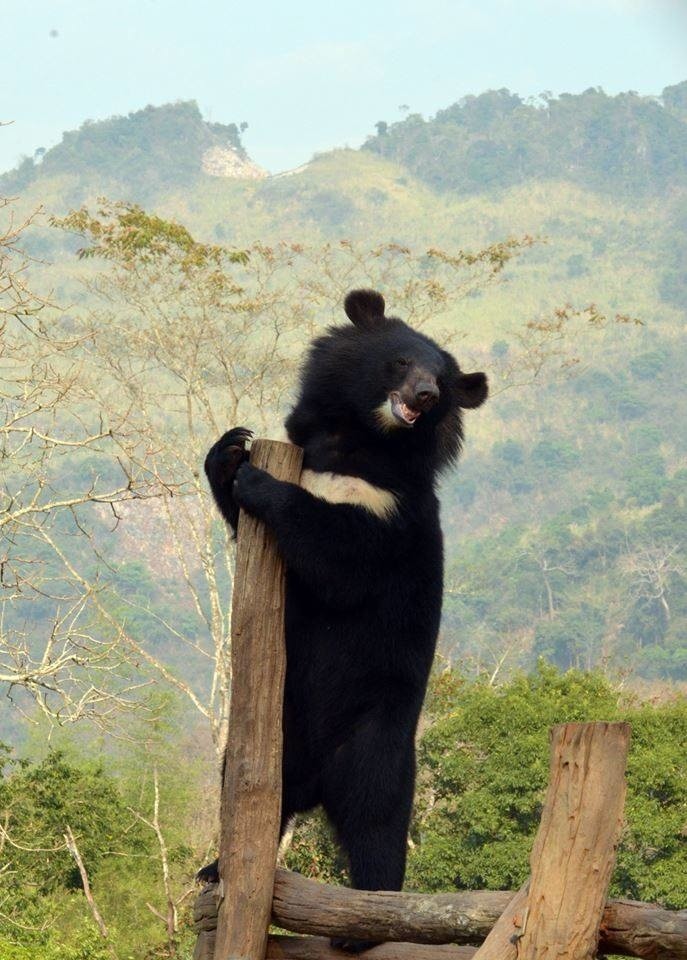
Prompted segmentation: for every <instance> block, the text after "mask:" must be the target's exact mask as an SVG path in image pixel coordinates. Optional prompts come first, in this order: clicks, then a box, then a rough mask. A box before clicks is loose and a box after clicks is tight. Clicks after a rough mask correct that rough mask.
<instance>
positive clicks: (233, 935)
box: [215, 440, 303, 960]
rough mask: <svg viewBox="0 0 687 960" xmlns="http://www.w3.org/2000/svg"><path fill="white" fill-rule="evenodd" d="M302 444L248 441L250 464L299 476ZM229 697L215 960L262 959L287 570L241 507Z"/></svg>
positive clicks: (272, 855) (276, 798) (275, 820)
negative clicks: (250, 444)
mask: <svg viewBox="0 0 687 960" xmlns="http://www.w3.org/2000/svg"><path fill="white" fill-rule="evenodd" d="M302 455H303V454H302V451H301V450H300V448H298V447H294V446H292V445H290V444H287V443H277V442H275V441H270V440H256V441H254V443H253V445H252V448H251V454H250V461H251V463H252V464H254V465H255V466H256V467H260V468H262V469H263V470H267V471H268V472H269V473H271V474H272V475H273V476H275V477H276V478H277V479H279V480H287V481H291V482H298V479H299V477H300V470H301V462H302ZM231 636H232V656H231V661H232V699H231V710H230V716H229V739H228V743H227V753H226V764H225V771H224V783H223V786H222V801H221V811H220V823H221V828H220V855H219V861H220V877H221V887H222V899H221V901H220V907H219V916H218V922H217V942H216V946H215V954H216V960H229V958H231V960H238V958H241V960H263V958H264V956H265V948H266V944H267V929H268V926H269V922H270V914H271V909H272V885H273V881H274V868H275V864H276V860H277V847H278V843H279V818H280V813H281V809H280V808H281V753H282V702H283V691H284V672H285V666H286V654H285V650H284V569H283V564H282V561H281V558H280V557H279V555H278V553H277V550H276V545H275V543H274V539H273V537H272V535H271V534H270V532H269V531H268V530H266V529H265V527H264V526H263V524H261V523H259V522H258V521H257V520H255V519H254V518H253V517H250V516H248V514H245V513H243V512H242V513H241V516H240V518H239V527H238V542H237V550H236V573H235V576H234V592H233V606H232V619H231Z"/></svg>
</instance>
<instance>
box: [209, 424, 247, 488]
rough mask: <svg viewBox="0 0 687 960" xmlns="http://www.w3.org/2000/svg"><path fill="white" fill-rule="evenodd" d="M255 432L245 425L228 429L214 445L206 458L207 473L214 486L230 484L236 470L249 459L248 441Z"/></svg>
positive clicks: (211, 484)
mask: <svg viewBox="0 0 687 960" xmlns="http://www.w3.org/2000/svg"><path fill="white" fill-rule="evenodd" d="M252 436H253V433H252V431H251V430H247V429H246V428H245V427H235V428H234V429H233V430H228V431H227V432H226V433H225V434H224V435H223V436H221V437H220V438H219V440H218V441H217V443H215V444H214V446H212V447H211V448H210V450H209V452H208V455H207V457H206V458H205V473H206V475H207V478H208V480H209V481H210V486H212V487H213V488H219V487H227V486H230V485H231V484H232V483H233V481H234V477H235V476H236V471H237V470H238V468H239V467H240V466H241V464H242V463H244V462H245V461H246V460H247V459H248V451H247V450H246V443H248V441H249V440H250V439H251V437H252Z"/></svg>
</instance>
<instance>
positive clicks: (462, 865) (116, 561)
mask: <svg viewBox="0 0 687 960" xmlns="http://www.w3.org/2000/svg"><path fill="white" fill-rule="evenodd" d="M377 130H378V132H377V135H376V136H374V137H371V138H370V139H369V140H368V141H367V142H366V143H365V144H364V145H363V147H362V148H361V149H351V148H345V149H336V150H332V151H331V152H329V153H326V154H322V155H318V156H316V157H314V158H313V159H312V160H311V161H310V162H309V163H307V164H305V165H304V166H303V167H301V168H298V169H297V170H294V171H289V172H287V173H283V174H279V175H275V176H269V177H268V176H262V172H261V171H259V170H257V168H255V167H254V166H253V165H252V164H251V161H250V159H249V157H248V156H247V154H246V151H245V150H244V148H243V146H242V143H241V132H242V131H241V130H240V129H239V128H238V127H237V126H236V125H235V124H228V125H226V126H225V125H220V124H209V123H207V122H205V121H204V120H203V119H202V116H201V114H200V111H199V110H198V107H197V106H196V105H195V104H194V103H177V104H173V105H167V106H164V107H148V108H146V109H145V110H143V111H139V112H137V113H134V114H131V115H129V116H128V117H116V118H112V119H111V120H103V121H98V122H94V123H91V122H87V123H85V124H84V126H82V127H81V128H80V129H79V130H77V131H73V132H69V133H66V134H65V135H64V138H63V141H62V143H61V144H60V145H58V146H56V147H54V148H53V149H51V150H48V151H45V152H43V151H40V150H39V151H38V152H37V154H36V156H35V158H33V159H30V160H26V161H24V162H23V163H22V164H21V166H20V167H19V168H18V169H17V170H14V171H9V172H8V173H6V174H5V175H3V176H2V178H0V196H2V195H4V196H6V197H8V198H11V197H16V199H14V200H12V201H11V202H10V201H9V200H8V201H7V202H5V203H4V206H3V207H2V208H1V209H0V213H2V214H3V217H4V219H3V221H2V226H1V227H0V279H1V280H2V283H1V284H0V329H1V330H2V337H1V338H0V360H1V361H2V376H1V377H0V410H1V411H2V419H1V420H0V457H1V459H2V464H3V472H2V478H1V480H0V529H1V530H2V533H3V554H2V556H1V557H0V587H1V590H0V606H1V609H0V641H1V642H0V684H2V691H1V692H2V694H3V697H2V703H3V704H4V706H3V708H1V709H0V740H3V741H7V742H8V743H10V744H11V745H12V748H13V751H12V750H8V751H7V753H6V754H5V753H4V752H1V751H2V748H1V747H0V763H1V764H2V767H3V771H2V779H0V823H2V824H3V831H4V832H3V833H2V837H1V838H0V848H2V847H3V845H4V846H5V849H10V850H11V855H10V856H9V858H8V860H7V862H8V864H9V866H8V867H7V869H6V870H3V869H0V874H2V876H0V883H2V885H3V887H2V896H3V898H4V900H3V902H5V904H6V906H5V907H4V908H3V911H2V913H1V915H0V952H2V951H3V950H4V951H5V953H6V955H7V956H8V957H10V958H12V960H36V958H38V957H41V958H48V960H64V958H65V957H67V956H69V957H72V956H73V957H75V958H76V957H77V956H78V957H83V958H88V960H100V958H101V957H106V956H107V957H110V956H112V952H113V950H114V951H115V953H116V954H117V955H118V956H122V957H124V956H127V957H128V956H132V957H136V958H137V960H139V958H140V960H143V958H144V957H145V958H149V957H151V956H153V955H155V956H158V955H159V956H172V955H174V954H175V951H176V955H178V956H189V955H190V951H191V945H192V940H193V937H192V933H191V930H190V917H189V904H190V902H191V900H192V897H191V893H192V882H191V877H192V874H193V871H194V869H195V868H196V867H197V866H198V865H199V864H200V863H202V862H204V861H206V860H207V859H208V854H209V853H210V850H211V849H212V847H213V845H214V842H215V841H214V836H213V833H214V829H215V826H214V824H215V821H214V811H215V806H216V804H215V799H216V790H217V776H216V760H217V756H218V755H219V753H220V752H221V749H222V745H223V743H224V742H225V739H226V736H227V719H228V704H229V688H228V684H227V674H226V663H227V657H228V653H229V644H230V640H229V617H230V602H231V584H232V562H231V558H232V549H233V548H232V545H231V543H229V541H228V538H227V536H226V531H225V529H224V527H223V525H222V524H221V523H220V522H219V519H218V517H217V511H216V509H215V507H214V505H213V503H212V500H211V498H210V496H209V492H208V490H207V486H206V484H205V481H204V478H203V474H202V461H203V457H204V455H205V452H206V450H207V449H208V447H209V445H210V444H211V443H212V442H213V441H214V440H215V439H216V437H217V435H218V434H219V433H220V432H221V431H222V430H224V429H225V427H227V426H230V425H237V424H239V423H241V424H243V423H245V424H247V425H250V426H252V427H254V428H255V429H256V431H257V432H258V433H262V434H263V435H270V434H274V433H275V432H276V431H277V430H278V427H279V423H280V421H281V420H282V419H283V415H284V412H285V411H286V410H287V409H288V406H289V402H290V399H291V396H292V392H293V387H294V383H295V378H296V370H297V364H298V361H299V359H300V357H301V356H302V350H303V345H304V343H305V342H307V340H308V339H309V338H310V337H311V336H313V335H315V334H316V333H317V332H318V331H319V330H321V329H322V328H323V327H324V326H326V325H327V324H328V323H331V322H332V321H334V322H343V316H342V311H341V303H342V299H343V296H344V294H345V292H346V291H347V290H348V289H350V288H352V287H354V286H361V285H364V286H375V287H378V288H379V289H381V290H383V291H384V293H385V296H386V299H387V303H388V304H389V308H390V310H391V311H393V312H397V313H398V314H399V315H400V316H403V317H406V318H408V319H409V320H410V321H411V323H413V324H414V325H416V326H418V327H424V328H425V329H427V330H428V331H430V332H431V333H432V334H433V335H434V336H437V337H439V338H441V339H442V340H443V341H444V342H446V343H447V344H448V345H449V346H450V348H451V349H452V350H453V351H454V352H455V353H456V355H457V356H458V357H459V359H460V362H461V365H463V366H464V367H465V368H466V369H483V370H485V371H486V372H487V374H488V376H489V380H490V385H491V397H490V399H489V401H488V402H487V403H486V404H485V405H484V407H482V408H480V410H479V411H474V412H473V411H470V413H469V415H468V416H467V417H466V441H465V446H464V451H463V455H462V457H461V460H460V462H459V465H458V467H457V469H456V470H455V471H452V472H451V473H449V474H447V475H446V476H445V477H444V478H443V481H442V486H441V491H440V493H441V499H442V512H443V525H444V530H445V541H446V594H445V609H444V619H443V623H442V629H441V638H440V656H439V660H438V671H437V677H436V678H435V682H434V688H433V692H432V696H431V699H430V702H429V705H428V711H427V715H426V719H425V721H423V723H424V728H423V729H424V733H423V737H422V741H421V743H420V749H419V759H420V774H421V775H420V782H419V793H418V800H417V810H416V816H415V820H414V824H413V829H412V839H413V846H412V850H411V856H410V880H411V882H412V884H413V885H414V886H416V887H418V888H424V889H429V890H438V889H451V888H454V887H462V886H470V885H479V886H487V887H499V886H508V885H511V884H512V885H518V884H519V883H520V882H521V881H522V879H523V877H524V875H525V873H526V870H527V866H526V863H527V853H528V850H529V844H530V842H531V837H532V833H533V831H534V828H535V826H536V822H537V818H538V810H539V804H540V802H541V793H542V788H543V779H542V778H543V771H544V769H545V761H544V758H545V755H546V736H547V729H548V727H549V726H550V724H551V723H555V722H560V721H563V720H574V719H580V720H582V719H597V718H600V717H602V718H604V719H614V718H617V717H624V718H627V719H630V720H631V721H632V723H633V725H634V731H635V733H634V739H633V747H632V750H633V753H632V755H631V770H630V800H629V804H628V817H629V826H628V830H627V832H626V835H625V838H624V841H623V847H622V851H621V855H620V859H619V865H618V869H617V871H616V875H615V878H614V891H615V892H616V893H618V894H620V895H624V896H630V897H637V898H642V899H647V900H649V899H657V900H659V901H661V902H663V903H665V904H667V905H670V906H673V907H683V906H685V905H686V904H687V900H686V899H685V897H686V896H687V891H686V890H685V870H684V856H685V852H684V851H685V847H684V842H683V837H682V833H683V832H684V810H685V797H686V787H685V779H684V777H685V769H684V764H683V763H681V758H682V753H684V750H683V744H684V738H685V711H684V699H681V698H680V697H679V696H676V694H679V693H680V692H683V691H684V689H685V684H686V683H687V569H686V566H685V553H684V550H685V547H684V545H685V535H686V534H687V521H686V518H687V432H686V431H685V428H684V424H685V422H686V421H687V395H686V394H685V390H684V383H685V380H686V379H687V349H685V348H686V347H687V336H686V332H687V325H686V323H685V321H686V319H687V279H686V278H687V229H686V228H687V178H686V176H685V174H686V172H687V171H686V169H685V164H686V161H685V156H686V155H687V153H686V150H685V146H686V145H687V138H686V130H687V83H685V84H680V85H678V86H675V87H671V88H668V89H666V90H664V91H663V93H662V94H661V95H660V97H657V98H650V97H640V96H638V95H636V94H632V93H628V94H623V95H620V96H616V97H609V96H606V95H605V94H604V93H603V92H602V91H599V90H592V91H587V92H585V93H583V94H580V95H561V96H559V97H553V96H547V97H544V98H542V99H541V100H540V101H539V102H538V103H536V104H534V103H529V102H524V101H522V99H521V98H519V97H518V96H517V95H515V94H512V93H509V92H508V91H490V92H487V93H484V94H482V95H480V96H476V97H469V98H466V99H465V100H463V101H461V102H459V103H457V104H454V105H453V106H450V107H448V108H447V109H445V110H442V111H440V112H439V113H438V114H437V115H436V116H435V117H434V118H431V119H427V120H425V119H423V118H421V117H419V116H416V115H409V116H407V117H406V118H405V119H404V120H402V121H400V122H398V123H390V124H385V123H383V122H380V123H379V124H378V125H377ZM1 135H2V131H1V130H0V136H1ZM213 150H220V152H221V155H222V156H223V157H224V158H225V160H226V161H227V162H226V163H225V164H224V165H222V164H215V165H212V164H208V163H207V155H208V151H213ZM39 208H40V209H39ZM36 211H38V212H36ZM24 217H26V218H27V219H26V222H25V221H24V219H23V218H24ZM408 588H409V589H412V584H409V586H408ZM570 668H572V669H570ZM578 671H582V672H578ZM623 690H624V691H626V692H619V691H623ZM628 691H629V692H628ZM635 692H639V694H640V695H646V696H647V697H650V698H651V699H652V700H653V701H654V703H653V704H651V705H650V704H640V703H638V702H637V701H636V700H635V699H634V693H635ZM94 730H96V731H97V733H96V734H95V736H94V733H93V731H94ZM48 743H49V745H50V747H51V748H52V747H56V748H60V749H58V750H52V749H49V748H48ZM513 756H515V757H517V758H518V760H517V763H515V764H514V763H512V762H511V760H512V757H513ZM24 757H30V758H31V759H30V760H24V759H22V758H24ZM180 770H183V771H184V773H183V776H180V775H179V771H180ZM66 824H69V825H70V826H71V828H72V830H73V831H74V835H75V836H76V838H77V841H78V844H79V847H80V850H81V854H82V855H83V858H84V860H85V862H86V867H87V869H88V871H89V875H90V878H91V881H92V886H93V890H94V894H95V897H96V899H97V902H98V904H99V906H100V908H101V911H102V913H103V915H104V916H105V919H106V921H107V923H108V927H109V940H108V939H107V938H103V937H102V936H101V934H99V933H98V932H97V930H96V928H95V926H94V924H93V922H92V917H91V914H90V911H89V910H88V908H87V906H86V903H85V900H84V898H83V894H82V884H81V881H80V878H79V876H78V874H77V869H76V866H75V865H74V863H73V862H72V860H71V859H70V855H69V851H68V849H67V846H66V841H65V839H64V833H65V830H66ZM289 858H290V859H289V863H290V865H291V866H294V867H297V868H298V869H300V870H302V871H303V872H306V873H308V874H311V875H314V876H319V877H322V878H328V877H331V876H335V877H340V876H341V875H342V865H341V864H340V863H339V861H338V860H337V857H336V855H335V853H334V851H333V847H332V842H331V837H330V836H329V834H328V833H327V831H326V830H325V829H324V828H323V826H322V823H321V822H320V821H319V820H314V821H310V822H309V823H307V824H305V825H301V827H300V828H299V831H298V832H297V834H296V837H295V840H294V843H293V846H292V849H291V852H290V854H289ZM27 877H30V878H31V879H30V882H27V880H26V878H27ZM170 917H171V918H172V920H169V918H170ZM46 918H47V919H46ZM165 918H167V919H166V920H165ZM170 924H171V927H170ZM65 944H68V946H67V947H65ZM142 944H143V946H142ZM113 945H114V946H113ZM65 950H67V951H68V952H64V951H65ZM69 951H72V952H69ZM5 953H3V956H5Z"/></svg>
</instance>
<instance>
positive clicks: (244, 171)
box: [201, 146, 268, 180]
mask: <svg viewBox="0 0 687 960" xmlns="http://www.w3.org/2000/svg"><path fill="white" fill-rule="evenodd" d="M201 166H202V170H203V173H207V174H208V176H210V177H232V178H234V179H236V180H264V179H265V177H267V176H268V173H267V171H266V170H263V169H262V167H259V166H258V165H257V163H253V161H252V160H250V159H249V158H248V157H241V156H240V155H239V154H238V153H237V152H236V150H233V149H232V148H231V147H220V146H215V147H210V148H209V149H208V150H206V151H205V153H204V154H203V156H202V161H201Z"/></svg>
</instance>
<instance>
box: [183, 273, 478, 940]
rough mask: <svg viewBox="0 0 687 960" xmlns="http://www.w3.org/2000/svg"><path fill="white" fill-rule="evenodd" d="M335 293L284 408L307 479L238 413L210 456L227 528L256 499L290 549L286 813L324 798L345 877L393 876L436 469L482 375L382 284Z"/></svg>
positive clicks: (389, 880)
mask: <svg viewBox="0 0 687 960" xmlns="http://www.w3.org/2000/svg"><path fill="white" fill-rule="evenodd" d="M345 311H346V314H347V315H348V318H349V319H350V320H351V321H352V325H351V326H346V327H333V328H330V330H329V331H328V333H327V334H326V335H325V336H322V337H319V338H318V339H316V340H315V341H314V342H313V344H312V346H311V349H310V353H309V356H308V358H307V360H306V363H305V366H304V368H303V371H302V374H301V385H300V396H299V398H298V401H297V403H296V405H295V407H294V409H293V411H292V412H291V414H290V415H289V416H288V418H287V420H286V429H287V432H288V436H289V439H290V440H291V441H292V442H293V443H295V444H298V445H299V446H301V447H303V449H304V451H305V453H304V469H303V475H302V479H301V484H300V486H297V485H295V484H291V483H283V482H281V481H278V480H275V479H273V478H272V477H271V476H269V474H267V473H265V472H264V471H262V470H258V469H256V468H255V467H253V466H252V465H251V464H249V463H247V462H245V461H246V460H247V457H248V454H247V453H246V450H245V444H246V442H247V441H248V440H249V439H250V436H251V434H250V431H248V430H244V429H241V428H239V429H235V430H230V431H229V432H228V433H225V434H224V436H223V437H222V438H221V439H220V440H218V441H217V443H216V444H215V445H214V446H213V447H212V449H211V450H210V452H209V453H208V455H207V459H206V461H205V470H206V473H207V476H208V479H209V482H210V486H211V488H212V492H213V494H214V497H215V499H216V501H217V504H218V506H219V509H220V510H221V512H222V514H223V516H224V517H225V518H226V520H227V521H228V523H229V524H230V525H231V526H232V528H233V529H234V530H235V529H236V523H237V519H238V510H239V507H242V508H243V509H244V510H246V511H247V512H248V513H251V514H253V515H254V516H256V517H258V518H259V519H260V520H262V521H263V522H264V523H265V524H267V526H268V527H269V528H270V529H271V530H272V531H273V533H274V535H275V537H276V540H277V543H278V546H279V549H280V551H281V553H282V556H283V558H284V561H285V565H286V571H287V573H286V576H287V589H286V649H287V671H286V689H285V700H284V759H283V802H282V811H283V813H282V829H283V828H284V827H285V826H286V824H287V822H288V820H289V819H290V818H291V817H292V816H293V815H294V814H295V813H297V812H299V811H304V810H310V809H311V808H313V807H315V806H316V805H318V804H321V805H322V806H323V807H324V810H325V811H326V813H327V816H328V817H329V820H330V821H331V823H332V824H333V826H334V828H335V830H336V833H337V836H338V839H339V842H340V844H341V846H342V848H343V850H344V851H345V853H346V855H347V857H348V861H349V865H350V875H351V879H352V882H353V884H354V886H356V887H358V888H360V889H366V890H400V889H401V887H402V884H403V877H404V872H405V861H406V846H407V837H408V825H409V821H410V815H411V807H412V802H413V788H414V777H415V753H414V739H415V730H416V726H417V721H418V717H419V714H420V709H421V706H422V701H423V698H424V694H425V689H426V686H427V679H428V677H429V672H430V668H431V665H432V659H433V656H434V648H435V644H436V638H437V631H438V628H439V617H440V612H441V596H442V574H443V548H442V535H441V529H440V526H439V504H438V501H437V496H436V492H435V486H436V480H437V474H438V472H439V471H440V470H441V469H442V468H444V467H446V466H447V465H448V464H450V463H452V462H454V461H455V460H456V458H457V455H458V453H459V451H460V447H461V441H462V437H463V431H462V415H461V411H462V409H463V408H470V407H477V406H479V405H480V404H481V403H483V402H484V400H485V399H486V396H487V381H486V377H485V375H484V374H483V373H467V374H466V373H463V372H461V370H460V368H459V366H458V364H457V363H456V361H455V360H454V358H453V357H452V356H451V355H450V354H449V353H447V352H446V351H444V350H442V349H441V348H440V347H439V346H438V345H437V344H436V343H434V341H433V340H431V339H430V338H429V337H427V336H425V335H424V334H422V333H418V332H417V331H415V330H412V329H411V328H410V327H408V326H407V325H406V324H405V323H404V322H403V321H402V320H399V319H397V318H394V317H386V316H385V305H384V299H383V297H382V296H381V294H379V293H376V292H375V291H372V290H354V291H352V292H351V293H349V294H348V296H347V297H346V301H345ZM216 873H217V867H216V863H215V864H212V865H210V867H206V868H204V870H203V871H201V873H200V874H199V876H200V877H201V879H206V880H207V879H215V878H216ZM337 945H338V946H343V947H344V948H347V949H350V950H356V949H364V948H365V947H367V946H369V944H367V943H361V942H355V941H349V942H339V943H338V944H337Z"/></svg>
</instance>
